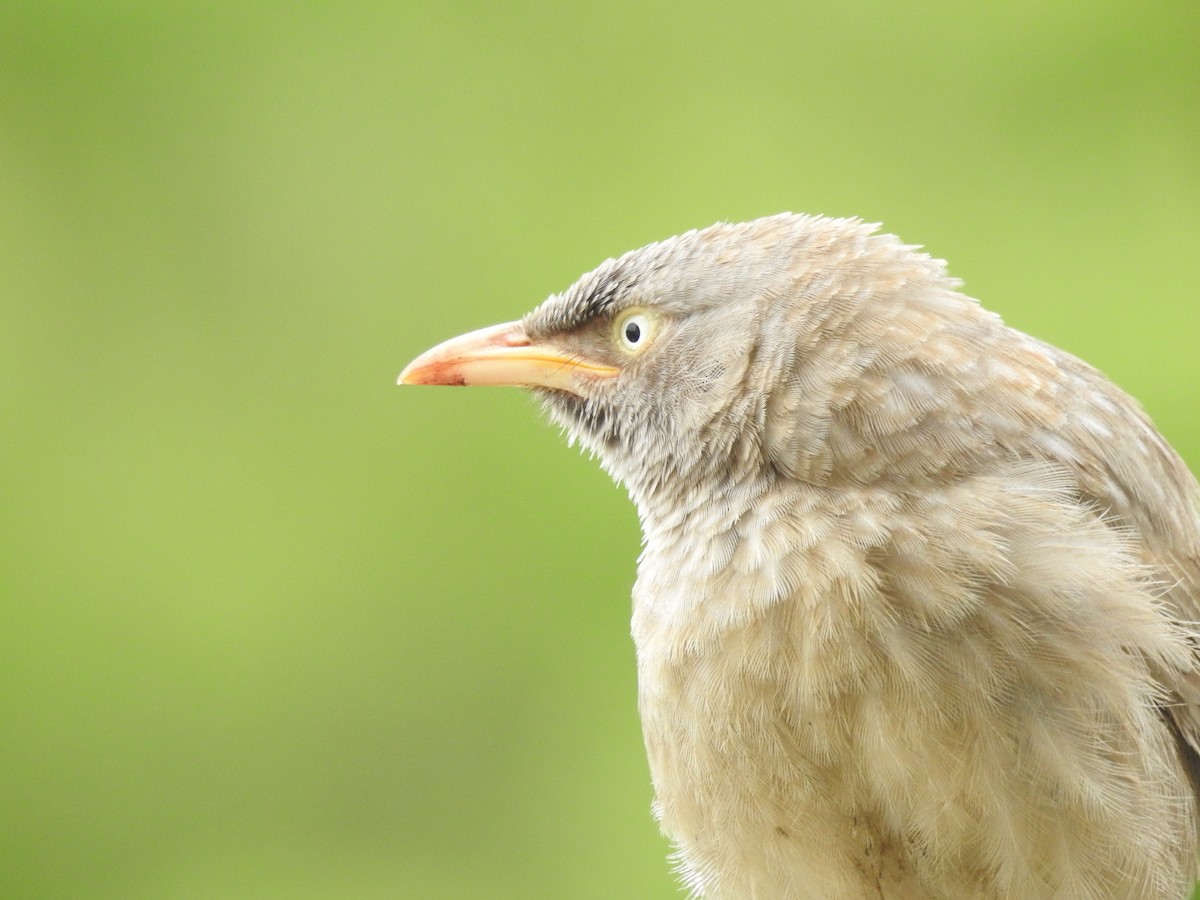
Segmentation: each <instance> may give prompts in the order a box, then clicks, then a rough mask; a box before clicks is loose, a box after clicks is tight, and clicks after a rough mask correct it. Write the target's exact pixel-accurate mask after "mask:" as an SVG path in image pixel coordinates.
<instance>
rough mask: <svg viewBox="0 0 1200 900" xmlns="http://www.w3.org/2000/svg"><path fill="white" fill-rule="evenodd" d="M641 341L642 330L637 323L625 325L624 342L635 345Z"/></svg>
mask: <svg viewBox="0 0 1200 900" xmlns="http://www.w3.org/2000/svg"><path fill="white" fill-rule="evenodd" d="M641 339H642V329H641V326H640V325H638V323H637V322H626V323H625V340H627V341H629V343H631V344H636V343H637V342H638V341H640V340H641Z"/></svg>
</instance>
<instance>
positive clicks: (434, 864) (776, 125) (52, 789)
mask: <svg viewBox="0 0 1200 900" xmlns="http://www.w3.org/2000/svg"><path fill="white" fill-rule="evenodd" d="M1198 26H1200V7H1198V6H1197V5H1196V3H1195V0H1180V2H1165V3H1143V4H1137V3H1134V2H1106V0H1086V2H1083V0H1078V2H1050V3H1047V2H1045V0H1028V2H1023V3H1007V4H982V3H981V4H973V5H970V6H969V7H968V5H966V4H962V3H951V2H926V3H917V4H891V3H884V2H858V0H851V2H845V0H840V2H829V3H812V4H783V3H769V4H768V3H761V2H742V3H740V4H737V5H736V6H735V5H733V4H728V5H727V4H717V3H710V2H704V3H662V4H650V5H647V4H645V3H643V2H636V3H635V2H612V3H603V4H600V3H591V2H588V3H581V4H562V3H533V2H525V3H513V4H485V3H474V4H463V3H453V2H451V3H446V2H438V3H433V2H430V3H422V2H408V3H400V4H396V3H383V2H376V3H342V4H315V3H310V4H285V3H279V2H258V3H253V4H246V3H232V2H224V3H209V4H203V5H196V6H195V7H192V8H189V5H184V4H178V5H177V4H168V3H161V2H141V3H137V2H128V3H100V2H95V3H85V2H79V3H73V4H72V3H58V2H47V3H41V4H14V3H8V4H5V5H4V6H3V8H2V10H0V380H2V382H3V387H2V388H0V454H2V461H3V466H2V473H0V506H2V510H3V514H2V517H0V602H2V609H3V621H2V623H0V728H2V732H0V779H2V782H0V783H2V785H3V787H2V788H0V833H2V834H3V835H4V840H3V842H2V843H0V896H3V897H5V898H9V897H12V898H43V897H45V898H57V897H63V898H75V897H87V898H236V897H247V898H274V897H279V898H308V897H312V898H325V897H330V898H332V897H339V898H340V897H353V898H360V897H361V898H375V897H381V898H382V897H406V898H407V897H413V898H443V897H444V898H476V897H480V898H482V897H505V898H508V897H511V898H564V897H570V898H618V897H621V898H624V897H639V898H640V897H647V898H649V897H671V896H676V888H675V886H674V882H673V880H672V878H671V876H670V873H669V871H668V867H667V865H666V863H665V862H664V860H663V857H664V855H665V852H666V849H667V848H666V846H665V844H664V842H663V841H662V839H661V838H660V837H659V836H658V834H657V831H656V829H655V826H654V824H653V822H652V820H651V818H650V815H649V803H650V799H651V793H650V787H649V780H648V777H647V773H646V768H645V763H644V761H643V756H642V747H641V738H640V734H639V729H638V722H637V715H636V710H635V679H634V660H633V649H632V647H631V646H630V643H629V639H628V612H629V601H628V592H629V587H630V584H631V583H632V580H633V575H634V564H635V558H636V556H637V553H638V546H639V535H638V530H637V522H636V517H635V515H634V512H633V509H632V508H631V507H630V505H629V504H628V501H627V500H626V499H625V497H624V496H623V495H622V494H621V493H620V492H619V491H618V490H617V489H616V488H614V487H613V486H612V485H611V484H610V483H609V482H608V480H607V479H606V478H605V476H604V475H603V474H602V473H601V472H600V471H599V469H598V468H597V467H596V466H595V465H594V464H592V463H590V462H589V461H587V460H586V459H583V458H581V457H580V456H579V454H577V453H575V452H572V451H568V450H566V449H565V448H564V447H563V446H562V444H561V441H560V439H559V437H558V436H557V435H556V434H555V433H554V432H553V431H552V430H551V429H549V428H547V427H545V426H543V425H542V424H540V423H539V422H538V421H537V417H536V415H535V411H534V407H533V404H532V403H530V402H529V400H528V399H527V398H526V397H524V396H523V395H522V394H521V393H519V392H517V391H506V390H480V391H449V390H416V389H404V390H399V389H397V388H396V387H395V386H394V382H395V377H396V374H397V372H398V371H399V369H400V368H401V366H402V365H403V364H404V363H405V362H407V361H408V360H409V359H410V358H411V357H412V356H414V355H415V354H416V353H417V352H419V351H420V350H423V349H425V348H426V347H427V346H429V345H431V344H432V343H434V342H436V341H439V340H441V339H443V338H446V337H449V336H451V335H453V334H457V333H459V332H461V331H464V330H467V329H470V328H475V327H479V326H482V325H486V324H490V323H493V322H497V321H501V320H505V319H511V318H514V317H516V316H518V315H520V314H521V313H522V312H524V311H525V310H526V309H528V308H530V307H531V306H532V305H533V304H535V303H536V302H538V301H540V300H541V299H542V298H544V297H545V296H546V295H547V294H549V293H551V292H554V291H557V290H560V289H562V288H564V287H565V286H567V285H568V284H569V283H570V282H571V281H573V280H574V279H575V277H576V276H577V275H578V274H580V273H582V272H583V271H585V270H587V269H590V268H591V267H592V266H594V265H595V264H597V263H599V262H600V261H601V260H602V259H604V258H605V257H607V256H610V255H613V254H617V253H619V252H622V251H624V250H627V249H630V248H632V247H636V246H639V245H641V244H643V243H646V242H648V241H650V240H654V239H658V238H662V237H665V236H667V235H670V234H674V233H677V232H679V231H682V230H685V229H687V228H690V227H694V226H702V225H706V224H709V223H711V222H713V221H715V220H718V219H729V220H739V219H744V218H751V217H755V216H759V215H763V214H768V213H773V212H777V211H780V210H785V209H793V210H798V211H808V212H822V213H828V214H835V215H858V216H862V217H865V218H868V219H871V220H878V221H882V222H884V223H885V226H886V227H887V229H888V230H892V231H895V232H897V233H899V234H900V235H901V236H902V237H903V238H904V239H905V240H907V241H909V242H913V243H922V244H924V245H926V246H927V247H928V248H929V250H930V251H931V252H932V253H934V254H935V255H937V256H940V257H944V258H946V259H949V260H950V263H951V271H952V272H953V273H954V274H956V275H958V276H960V277H962V278H964V279H965V280H966V283H967V290H968V292H969V293H971V294H973V295H974V296H977V297H980V298H982V299H983V300H984V302H985V303H986V304H987V305H989V306H990V307H992V308H993V309H996V310H997V311H999V312H1001V313H1002V314H1003V315H1004V316H1005V317H1006V318H1007V320H1008V321H1009V322H1011V323H1013V324H1015V325H1016V326H1018V327H1020V328H1022V329H1024V330H1026V331H1030V332H1032V333H1034V334H1037V335H1038V336H1041V337H1044V338H1046V339H1048V340H1051V341H1053V342H1055V343H1058V344H1061V345H1063V346H1065V347H1066V348H1068V349H1070V350H1072V351H1073V352H1075V353H1077V354H1079V355H1080V356H1083V357H1085V358H1086V359H1088V360H1090V361H1092V362H1093V363H1095V364H1096V365H1098V366H1100V367H1101V368H1102V369H1104V370H1105V371H1106V372H1108V373H1109V374H1110V375H1111V376H1112V377H1113V378H1114V379H1115V380H1116V381H1117V382H1119V383H1120V384H1122V385H1123V386H1124V387H1126V388H1127V389H1128V390H1130V391H1131V392H1132V393H1134V394H1135V395H1136V396H1138V397H1139V398H1141V400H1142V401H1143V402H1144V403H1145V405H1146V406H1147V407H1148V408H1149V410H1150V412H1151V414H1152V415H1153V416H1154V418H1155V419H1156V421H1157V422H1158V423H1159V425H1160V426H1161V427H1162V429H1163V430H1164V432H1165V433H1166V434H1167V436H1168V437H1169V438H1170V439H1171V440H1172V441H1173V442H1174V443H1175V445H1176V446H1177V447H1178V448H1179V449H1180V450H1181V452H1182V453H1183V454H1184V455H1185V456H1186V457H1187V458H1188V459H1189V460H1190V461H1192V463H1193V464H1194V465H1200V422H1197V420H1196V414H1195V413H1196V407H1197V403H1196V396H1197V386H1198V385H1200V355H1198V354H1197V352H1196V349H1195V348H1196V345H1197V341H1198V340H1200V305H1198V303H1197V300H1198V297H1197V285H1198V281H1200V279H1198V277H1197V268H1196V267H1197V260H1198V258H1200V53H1198V52H1197V49H1196V48H1197V47H1198V46H1200V27H1198Z"/></svg>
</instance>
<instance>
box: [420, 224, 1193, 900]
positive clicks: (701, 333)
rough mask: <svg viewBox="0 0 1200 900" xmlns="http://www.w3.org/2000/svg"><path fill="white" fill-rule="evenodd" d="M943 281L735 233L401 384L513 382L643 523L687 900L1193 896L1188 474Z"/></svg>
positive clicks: (645, 254) (639, 609)
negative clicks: (596, 464) (594, 463)
mask: <svg viewBox="0 0 1200 900" xmlns="http://www.w3.org/2000/svg"><path fill="white" fill-rule="evenodd" d="M961 288H962V284H961V282H960V281H958V280H957V279H955V278H953V277H951V276H950V275H949V274H948V272H947V268H946V264H945V263H944V262H943V261H941V260H938V259H935V258H933V257H931V256H930V255H929V254H927V253H925V252H924V251H923V250H922V249H921V248H919V247H914V246H909V245H907V244H904V243H903V242H901V241H900V240H899V239H898V238H896V237H894V236H892V235H889V234H887V233H884V232H883V231H881V230H880V226H879V225H877V224H871V223H868V222H864V221H862V220H860V219H855V218H832V217H824V216H815V215H802V214H793V213H783V214H779V215H773V216H768V217H765V218H760V219H756V220H753V221H748V222H743V223H725V222H722V223H718V224H715V225H712V226H711V227H707V228H702V229H698V230H692V231H688V232H686V233H684V234H680V235H678V236H676V237H672V238H668V239H666V240H662V241H659V242H657V243H652V244H650V245H648V246H645V247H643V248H641V249H638V250H633V251H631V252H628V253H625V254H624V255H622V256H620V257H617V258H613V259H609V260H607V261H605V262H603V263H602V264H601V265H599V266H598V267H597V268H596V269H595V270H593V271H592V272H590V273H588V274H585V275H583V276H582V277H581V278H580V279H579V280H578V281H577V282H576V283H575V284H573V285H572V286H571V287H569V288H568V289H567V290H565V291H563V292H561V293H557V294H553V295H551V296H550V297H549V298H548V299H546V300H545V301H544V302H542V303H541V304H539V305H538V306H536V307H535V308H534V309H533V310H532V311H531V312H528V313H527V314H526V315H524V317H523V318H521V319H519V320H517V321H513V322H508V323H505V324H501V325H497V326H493V327H490V328H484V329H482V330H479V331H475V332H471V333H470V334H466V335H463V336H461V337H457V338H454V339H451V340H449V341H446V342H444V343H442V344H439V345H438V346H436V347H434V348H433V349H431V350H429V351H427V352H425V353H423V354H421V355H420V356H418V357H417V358H416V359H414V360H413V361H412V362H411V363H410V364H409V365H408V366H407V367H406V368H405V369H404V370H403V372H402V373H401V376H400V379H399V381H400V383H401V384H412V385H510V386H518V387H523V388H526V389H528V390H530V391H531V392H532V393H533V394H534V395H535V396H536V397H537V398H538V399H539V400H540V403H541V405H542V407H543V408H544V411H545V413H546V414H547V416H548V418H549V419H550V420H551V421H552V422H553V423H555V424H557V425H558V426H559V427H560V428H561V429H562V430H563V431H564V432H565V435H566V437H567V439H568V441H569V442H570V443H577V444H578V445H580V446H581V447H582V448H584V449H586V450H587V451H589V452H590V453H591V454H593V455H594V456H595V457H597V458H598V460H599V461H600V464H601V465H602V467H603V468H604V469H605V470H606V471H607V472H608V473H609V474H610V475H611V476H612V477H613V479H614V480H615V481H617V482H618V483H619V484H621V485H623V486H624V487H625V489H626V490H627V492H628V494H629V496H630V498H631V499H632V501H633V503H634V505H635V506H636V508H637V512H638V517H639V521H640V524H641V529H642V537H643V546H642V552H641V555H640V557H639V560H638V569H637V576H636V580H635V583H634V585H633V591H632V594H633V611H632V622H631V632H632V637H633V640H634V643H635V647H636V656H637V672H638V709H639V713H640V718H641V722H642V731H643V736H644V742H645V749H646V754H647V758H648V761H649V769H650V775H651V779H652V782H653V788H654V796H655V799H654V802H653V814H654V816H655V817H656V818H657V821H658V824H659V827H660V828H661V830H662V832H663V833H664V835H665V836H666V838H667V839H668V840H669V842H670V843H671V845H672V848H673V854H672V858H673V861H674V865H675V867H676V869H677V874H678V876H679V878H680V880H681V881H682V884H683V886H684V887H685V888H686V889H687V890H688V891H689V892H690V894H691V895H692V896H694V897H702V898H721V900H724V898H738V900H743V898H752V900H792V898H839V900H840V898H847V900H859V898H887V900H915V898H947V900H949V898H954V900H964V898H1010V897H1013V898H1015V897H1019V898H1050V897H1054V898H1106V900H1110V898H1139V900H1147V898H1151V900H1158V898H1164V900H1165V898H1169V900H1179V898H1182V897H1185V896H1186V895H1187V893H1188V891H1189V890H1190V889H1191V888H1192V887H1193V885H1194V883H1195V882H1196V880H1197V826H1198V820H1200V812H1198V800H1197V788H1198V785H1200V781H1198V778H1200V753H1198V751H1200V631H1198V629H1197V620H1198V619H1200V513H1198V509H1200V487H1198V486H1197V482H1196V480H1195V478H1194V477H1193V476H1192V474H1191V473H1190V471H1189V470H1188V467H1187V465H1186V464H1185V463H1184V462H1183V460H1182V459H1181V458H1180V456H1179V455H1178V453H1176V451H1175V450H1174V449H1172V447H1171V446H1170V445H1169V444H1168V442H1167V441H1166V440H1165V439H1164V438H1163V436H1162V435H1161V434H1160V433H1159V432H1158V431H1157V430H1156V428H1155V426H1154V425H1153V424H1152V422H1151V420H1150V419H1149V418H1148V417H1147V414H1146V413H1145V412H1144V411H1143V409H1142V408H1141V407H1140V406H1139V404H1138V403H1137V402H1136V401H1135V400H1133V399H1132V398H1131V397H1130V396H1129V395H1127V394H1126V393H1125V392H1123V391H1122V390H1121V389H1120V388H1118V387H1117V386H1116V385H1114V384H1113V383H1112V382H1111V381H1110V380H1108V379H1107V378H1106V377H1105V376H1103V375H1102V374H1101V373H1100V372H1099V371H1097V370H1096V369H1094V368H1092V367H1091V366H1089V365H1087V364H1086V363H1084V362H1082V361H1081V360H1079V359H1078V358H1076V357H1074V356H1072V355H1070V354H1068V353H1066V352H1064V351H1063V350H1060V349H1057V348H1056V347H1054V346H1051V345H1049V344H1047V343H1044V342H1042V341H1039V340H1037V339H1035V338H1033V337H1030V336H1028V335H1026V334H1024V333H1022V332H1020V331H1018V330H1016V329H1014V328H1012V327H1009V326H1008V325H1006V324H1005V323H1004V322H1003V321H1002V319H1001V318H1000V317H999V316H998V315H997V314H995V313H993V312H990V311H988V310H986V309H985V308H984V307H983V306H982V305H981V304H980V303H979V302H978V301H977V300H975V299H973V298H971V297H969V296H967V295H966V294H965V293H963V291H962V290H961Z"/></svg>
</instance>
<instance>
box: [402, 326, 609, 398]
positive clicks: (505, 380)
mask: <svg viewBox="0 0 1200 900" xmlns="http://www.w3.org/2000/svg"><path fill="white" fill-rule="evenodd" d="M620 371H621V370H620V369H618V368H616V367H615V366H607V365H602V364H601V363H596V362H592V361H590V360H587V359H584V358H582V357H579V356H569V355H567V354H564V353H563V352H562V351H561V350H559V349H558V348H556V347H553V346H550V345H548V344H535V343H533V342H531V341H530V340H529V337H528V336H527V335H526V334H525V329H524V328H522V327H521V323H520V322H505V323H504V324H503V325H493V326H492V327H491V328H481V329H480V330H479V331H472V332H471V333H469V334H464V335H461V336H459V337H456V338H451V339H450V340H448V341H446V342H445V343H442V344H438V345H437V346H436V347H434V348H433V349H432V350H426V351H425V352H424V353H422V354H421V355H420V356H418V357H417V358H416V359H414V360H413V361H412V362H410V363H409V364H408V365H407V366H405V367H404V371H403V372H401V373H400V378H399V380H398V381H397V382H396V383H397V384H453V385H468V384H500V385H512V386H515V387H547V388H556V389H558V390H563V391H571V392H572V393H579V390H578V386H579V381H580V379H583V378H614V377H615V376H617V375H618V374H620Z"/></svg>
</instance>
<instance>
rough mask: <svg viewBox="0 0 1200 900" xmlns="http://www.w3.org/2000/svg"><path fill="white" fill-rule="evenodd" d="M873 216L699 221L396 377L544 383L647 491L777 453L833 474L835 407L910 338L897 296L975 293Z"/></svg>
mask: <svg viewBox="0 0 1200 900" xmlns="http://www.w3.org/2000/svg"><path fill="white" fill-rule="evenodd" d="M874 231H875V226H870V225H864V224H863V223H861V222H859V221H857V220H848V219H827V218H817V217H809V216H799V215H792V214H782V215H777V216H772V217H770V218H765V219H758V220H756V221H753V222H748V223H744V224H738V225H728V224H718V225H714V226H711V227H709V228H705V229H703V230H700V231H691V232H688V233H686V234H682V235H680V236H678V237H674V238H670V239H668V240H665V241H662V242H660V243H656V244H651V245H649V246H647V247H643V248H641V249H640V250H634V251H631V252H629V253H626V254H625V255H624V256H621V257H620V258H619V259H610V260H608V261H606V262H604V263H603V264H601V265H600V266H599V267H598V268H597V269H595V270H594V271H592V272H590V273H588V274H587V275H584V276H583V277H582V278H580V279H579V281H577V282H576V283H575V284H574V285H572V286H571V287H570V288H568V289H567V290H566V291H564V292H563V293H561V294H556V295H554V296H551V297H550V298H549V299H547V300H546V301H545V302H543V303H542V304H541V305H540V306H538V307H537V308H536V309H534V310H533V311H532V312H530V313H528V314H527V315H526V316H525V317H524V318H523V319H521V320H519V321H516V322H509V323H506V324H503V325H497V326H494V327H492V328H485V329H482V330H480V331H476V332H472V333H470V334H466V335H463V336H461V337H457V338H454V339H452V340H449V341H447V342H445V343H443V344H440V345H439V346H437V347H434V348H433V349H432V350H429V351H428V352H426V353H424V354H422V355H421V356H420V357H418V358H417V359H415V360H414V361H413V362H412V363H410V364H409V365H408V367H407V368H405V370H404V372H403V373H402V374H401V376H400V383H401V384H446V385H488V384H491V385H516V386H521V387H526V388H530V389H532V390H533V391H534V392H535V393H537V394H538V395H539V396H540V397H541V399H542V401H543V403H544V406H545V408H546V410H547V412H548V414H549V415H550V417H551V418H552V419H553V420H555V421H556V422H557V423H558V424H559V425H561V426H562V428H563V429H564V430H565V431H566V433H567V435H568V437H569V439H571V440H572V441H578V442H580V443H581V444H582V445H583V446H585V447H587V448H588V449H590V450H591V451H593V452H594V453H595V454H596V455H597V456H598V457H599V458H600V460H601V462H602V463H603V464H604V466H605V468H606V469H608V471H609V472H610V473H611V474H612V475H613V476H614V477H615V478H617V479H618V480H620V481H622V482H624V483H625V484H626V485H627V486H628V488H629V489H630V492H631V494H633V495H634V498H635V500H638V501H639V505H641V501H642V500H643V499H649V498H650V497H652V496H654V495H657V494H660V493H662V492H663V491H673V490H675V489H676V488H680V487H684V488H686V486H687V485H688V484H690V483H695V482H697V481H699V480H703V481H704V482H705V483H706V484H709V485H711V484H713V483H714V481H715V482H716V483H717V484H718V485H719V484H720V483H727V482H729V481H731V480H733V481H739V482H740V481H744V480H745V479H747V478H753V477H754V476H756V475H757V474H759V473H761V472H763V471H767V470H776V471H782V472H784V473H785V474H787V475H790V476H793V477H801V478H808V479H810V480H815V479H818V478H828V477H829V476H830V475H831V474H832V472H833V469H834V468H835V467H836V462H837V460H836V459H835V458H834V457H835V456H836V452H835V450H836V448H831V446H830V439H831V437H832V431H833V428H832V423H833V420H834V419H835V418H836V417H837V415H838V414H839V413H840V412H844V411H845V410H847V408H848V407H849V406H850V405H851V404H852V403H853V401H854V399H855V396H856V395H857V392H858V390H859V388H860V387H861V386H862V384H863V383H864V382H863V377H864V375H865V373H866V372H867V371H868V370H869V369H870V368H871V367H872V366H875V365H877V364H879V363H880V361H881V357H884V358H886V357H888V355H889V353H891V354H892V355H894V356H896V357H897V358H899V357H900V356H902V355H903V353H904V347H905V345H906V344H907V343H909V342H911V340H912V338H913V336H912V335H911V334H906V333H905V329H904V328H903V327H900V328H892V329H891V331H894V332H895V333H894V334H893V335H892V336H891V338H889V328H890V326H891V324H892V323H894V322H895V321H896V320H897V319H900V320H903V319H904V318H905V316H904V315H902V314H900V312H899V311H900V310H901V309H902V308H903V307H905V306H908V305H912V304H911V303H910V302H909V300H910V299H911V298H913V297H922V296H927V295H928V296H933V297H935V298H942V300H943V301H944V300H945V298H947V297H953V298H957V299H955V300H954V301H953V302H954V303H955V304H956V305H957V304H961V305H968V306H970V305H973V304H971V303H970V301H967V300H966V298H963V297H961V296H960V295H958V294H956V293H954V292H953V287H954V285H953V282H951V281H950V279H948V278H946V277H945V276H944V274H943V272H942V266H941V264H940V263H939V262H936V261H933V260H930V259H929V258H928V257H926V256H924V255H923V254H918V253H915V252H913V251H912V249H911V248H908V247H905V246H903V245H902V244H900V243H899V242H898V241H897V240H896V239H895V238H893V237H891V236H889V235H876V234H874V233H873V232H874ZM917 305H919V304H917ZM976 309H977V307H976ZM892 345H894V347H892ZM889 347H892V349H889ZM884 361H885V362H886V359H885V360H884ZM847 449H850V448H847Z"/></svg>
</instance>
